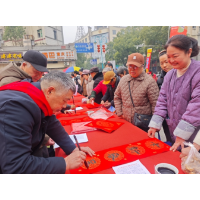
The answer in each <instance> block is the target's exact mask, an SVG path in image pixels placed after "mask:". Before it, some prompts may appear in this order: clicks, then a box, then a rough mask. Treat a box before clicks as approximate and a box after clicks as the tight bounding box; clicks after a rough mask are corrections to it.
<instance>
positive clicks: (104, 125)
mask: <svg viewBox="0 0 200 200" xmlns="http://www.w3.org/2000/svg"><path fill="white" fill-rule="evenodd" d="M123 124H124V123H122V122H116V121H109V120H103V119H96V120H93V121H92V122H91V123H89V124H86V126H89V127H95V128H98V129H101V130H104V131H106V132H108V133H111V132H113V131H115V130H117V129H118V128H119V127H120V126H122V125H123Z"/></svg>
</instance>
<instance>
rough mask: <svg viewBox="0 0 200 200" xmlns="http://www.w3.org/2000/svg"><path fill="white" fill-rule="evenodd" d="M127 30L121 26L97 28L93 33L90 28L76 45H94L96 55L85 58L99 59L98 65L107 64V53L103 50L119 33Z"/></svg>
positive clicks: (87, 55) (88, 55)
mask: <svg viewBox="0 0 200 200" xmlns="http://www.w3.org/2000/svg"><path fill="white" fill-rule="evenodd" d="M122 29H125V27H121V26H108V27H107V26H95V27H94V31H91V28H90V27H88V33H87V34H86V35H85V36H83V37H82V38H80V39H79V40H77V41H75V43H89V42H91V43H94V53H92V54H91V53H87V54H85V56H86V57H87V58H89V57H92V58H93V59H97V64H99V63H102V62H103V63H105V62H106V60H105V53H106V52H103V50H102V46H103V48H105V49H106V48H107V43H109V42H112V41H113V40H114V38H115V37H117V33H118V32H119V31H120V30H122ZM99 45H100V52H99V51H98V47H99Z"/></svg>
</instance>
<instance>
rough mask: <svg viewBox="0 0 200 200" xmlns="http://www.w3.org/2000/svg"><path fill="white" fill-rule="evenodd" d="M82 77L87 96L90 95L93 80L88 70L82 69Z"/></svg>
mask: <svg viewBox="0 0 200 200" xmlns="http://www.w3.org/2000/svg"><path fill="white" fill-rule="evenodd" d="M83 77H84V79H85V84H86V91H87V97H90V95H91V93H92V90H93V85H94V80H93V78H92V76H91V75H90V70H83Z"/></svg>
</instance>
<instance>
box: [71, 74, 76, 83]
mask: <svg viewBox="0 0 200 200" xmlns="http://www.w3.org/2000/svg"><path fill="white" fill-rule="evenodd" d="M71 78H72V80H73V81H74V78H75V76H74V73H73V72H72V73H71ZM74 82H75V81H74Z"/></svg>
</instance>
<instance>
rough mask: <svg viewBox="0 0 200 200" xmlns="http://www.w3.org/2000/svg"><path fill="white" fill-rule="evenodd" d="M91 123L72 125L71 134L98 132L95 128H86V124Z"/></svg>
mask: <svg viewBox="0 0 200 200" xmlns="http://www.w3.org/2000/svg"><path fill="white" fill-rule="evenodd" d="M90 122H91V121H90ZM90 122H80V123H72V124H71V127H72V132H71V134H80V133H87V132H90V131H96V130H97V129H96V128H94V127H88V126H85V125H86V124H88V123H90Z"/></svg>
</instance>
